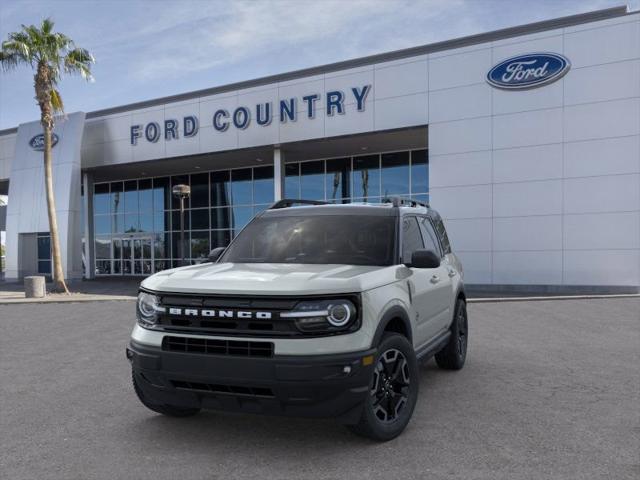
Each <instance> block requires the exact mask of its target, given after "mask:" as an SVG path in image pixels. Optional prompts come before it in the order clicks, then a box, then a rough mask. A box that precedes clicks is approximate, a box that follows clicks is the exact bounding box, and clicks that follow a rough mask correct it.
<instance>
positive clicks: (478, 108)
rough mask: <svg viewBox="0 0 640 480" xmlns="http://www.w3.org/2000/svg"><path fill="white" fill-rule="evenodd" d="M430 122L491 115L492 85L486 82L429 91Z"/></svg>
mask: <svg viewBox="0 0 640 480" xmlns="http://www.w3.org/2000/svg"><path fill="white" fill-rule="evenodd" d="M429 106H430V109H431V114H430V115H429V122H430V123H432V124H433V123H435V122H446V121H450V120H461V119H464V118H473V117H482V116H488V115H491V87H490V86H489V85H488V84H486V83H480V84H476V85H469V86H465V87H457V88H447V89H445V90H436V91H432V92H430V93H429Z"/></svg>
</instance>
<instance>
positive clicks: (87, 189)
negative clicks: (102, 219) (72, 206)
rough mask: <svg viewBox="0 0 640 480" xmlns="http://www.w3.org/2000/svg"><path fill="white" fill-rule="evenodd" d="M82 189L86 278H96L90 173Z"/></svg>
mask: <svg viewBox="0 0 640 480" xmlns="http://www.w3.org/2000/svg"><path fill="white" fill-rule="evenodd" d="M82 188H83V190H84V197H83V198H82V204H83V205H82V206H83V209H84V218H83V219H82V222H83V225H84V278H94V277H95V271H96V267H95V258H94V252H93V250H94V248H93V240H94V238H93V176H92V175H91V174H89V173H86V172H85V173H83V174H82Z"/></svg>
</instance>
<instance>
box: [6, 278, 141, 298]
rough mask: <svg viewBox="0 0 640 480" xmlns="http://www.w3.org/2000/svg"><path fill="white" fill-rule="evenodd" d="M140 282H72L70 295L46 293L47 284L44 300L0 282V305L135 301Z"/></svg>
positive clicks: (18, 287) (14, 286) (116, 279)
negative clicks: (29, 296) (27, 296)
mask: <svg viewBox="0 0 640 480" xmlns="http://www.w3.org/2000/svg"><path fill="white" fill-rule="evenodd" d="M142 280H143V279H142V277H140V278H101V279H97V280H80V281H73V282H69V283H68V285H67V286H68V287H69V291H70V292H71V294H70V295H66V294H63V293H48V292H49V290H50V288H51V284H50V283H48V284H47V296H46V297H45V298H25V296H24V285H23V284H22V283H9V282H0V304H10V303H60V302H96V301H108V300H111V301H113V300H135V299H136V296H137V295H138V286H139V285H140V282H141V281H142Z"/></svg>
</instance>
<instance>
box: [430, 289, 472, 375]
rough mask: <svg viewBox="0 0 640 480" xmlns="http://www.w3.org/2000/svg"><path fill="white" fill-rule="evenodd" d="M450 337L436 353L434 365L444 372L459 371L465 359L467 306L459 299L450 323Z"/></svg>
mask: <svg viewBox="0 0 640 480" xmlns="http://www.w3.org/2000/svg"><path fill="white" fill-rule="evenodd" d="M450 331H451V337H449V342H448V343H447V345H445V347H444V348H443V349H442V350H440V351H439V352H438V353H436V363H437V364H438V366H439V367H440V368H442V369H445V370H460V369H461V368H462V367H464V362H465V360H466V359H467V343H468V341H469V324H468V321H467V304H466V303H465V301H464V300H462V299H461V298H460V299H458V301H457V302H456V310H455V316H454V317H453V322H452V323H451V328H450Z"/></svg>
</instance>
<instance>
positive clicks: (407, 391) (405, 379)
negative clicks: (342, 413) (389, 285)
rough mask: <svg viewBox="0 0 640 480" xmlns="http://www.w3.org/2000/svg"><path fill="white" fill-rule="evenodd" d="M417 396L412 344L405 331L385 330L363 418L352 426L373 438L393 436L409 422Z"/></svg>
mask: <svg viewBox="0 0 640 480" xmlns="http://www.w3.org/2000/svg"><path fill="white" fill-rule="evenodd" d="M417 398H418V364H417V361H416V356H415V353H414V351H413V346H412V345H411V344H410V343H409V341H408V340H407V339H406V338H405V337H403V336H402V335H399V334H396V333H394V334H385V336H384V337H383V339H382V342H381V343H380V346H379V347H378V354H377V356H376V364H375V368H374V370H373V374H372V378H371V383H370V388H369V395H368V396H367V399H366V400H365V403H364V405H363V409H362V415H361V417H360V421H359V422H358V423H357V424H356V425H350V426H349V428H350V430H351V431H353V432H354V433H356V434H358V435H361V436H364V437H367V438H371V439H373V440H377V441H387V440H391V439H393V438H395V437H397V436H398V435H400V434H401V433H402V431H403V430H404V429H405V427H406V426H407V424H408V423H409V420H410V419H411V415H412V414H413V409H414V408H415V405H416V400H417Z"/></svg>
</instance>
